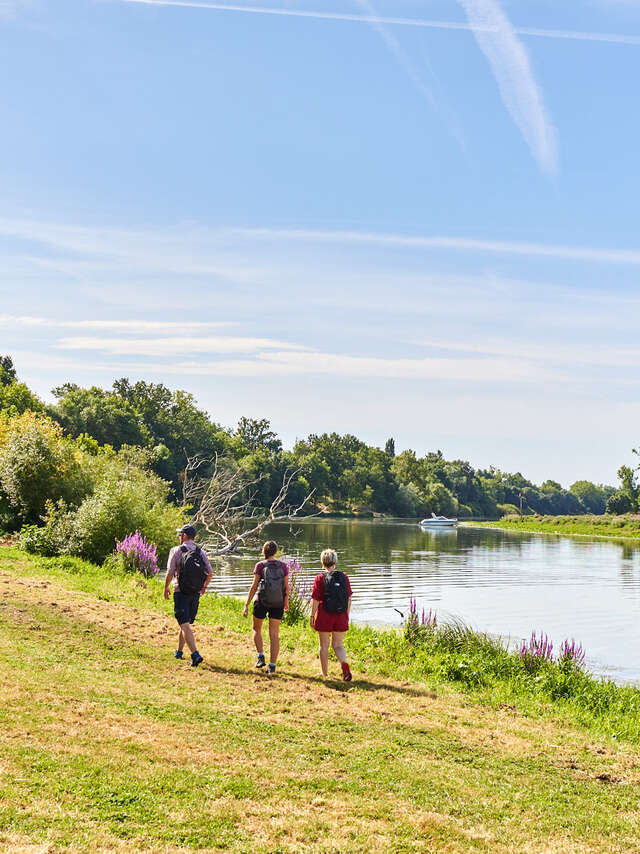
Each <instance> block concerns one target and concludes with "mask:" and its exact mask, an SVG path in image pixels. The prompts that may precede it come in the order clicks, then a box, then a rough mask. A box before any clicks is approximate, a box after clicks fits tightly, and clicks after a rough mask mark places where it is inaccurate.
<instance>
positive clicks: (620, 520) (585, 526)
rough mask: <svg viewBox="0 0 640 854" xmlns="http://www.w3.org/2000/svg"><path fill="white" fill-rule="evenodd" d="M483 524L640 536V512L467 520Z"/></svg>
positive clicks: (525, 529)
mask: <svg viewBox="0 0 640 854" xmlns="http://www.w3.org/2000/svg"><path fill="white" fill-rule="evenodd" d="M464 524H465V525H474V526H476V527H480V528H502V529H504V530H508V531H522V532H523V533H541V534H579V535H582V536H590V537H620V538H624V539H640V516H633V515H627V516H535V515H534V516H507V517H506V518H504V519H500V520H499V521H497V522H465V523H464Z"/></svg>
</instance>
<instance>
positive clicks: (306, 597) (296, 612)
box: [283, 557, 312, 622]
mask: <svg viewBox="0 0 640 854" xmlns="http://www.w3.org/2000/svg"><path fill="white" fill-rule="evenodd" d="M283 563H284V564H285V566H287V567H288V568H289V612H288V621H289V622H297V621H298V620H301V619H304V618H305V617H306V616H307V614H308V612H309V609H310V606H311V592H312V585H311V580H310V579H309V576H308V574H307V573H306V571H305V569H304V567H303V566H302V565H301V563H300V561H299V560H298V558H296V557H293V558H291V559H290V560H284V561H283Z"/></svg>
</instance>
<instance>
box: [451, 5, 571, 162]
mask: <svg viewBox="0 0 640 854" xmlns="http://www.w3.org/2000/svg"><path fill="white" fill-rule="evenodd" d="M459 3H460V5H461V6H462V7H463V9H464V10H465V12H466V13H467V19H468V21H469V25H470V27H471V29H472V30H473V34H474V36H475V38H476V41H477V42H478V45H479V46H480V49H481V50H482V52H483V53H484V54H485V56H486V57H487V59H488V60H489V64H490V66H491V69H492V71H493V74H494V76H495V78H496V80H497V82H498V87H499V89H500V94H501V96H502V100H503V102H504V105H505V107H506V108H507V110H508V111H509V113H510V115H511V117H512V119H513V120H514V122H515V123H516V125H517V126H518V128H519V129H520V132H521V134H522V136H523V137H524V139H525V141H526V143H527V145H528V146H529V148H530V149H531V151H532V153H533V156H534V157H535V159H536V160H537V161H538V164H539V165H540V167H541V168H542V169H543V170H544V171H545V172H555V171H556V170H557V167H558V151H557V144H556V137H555V131H554V129H553V126H552V125H551V122H550V121H549V119H548V117H547V114H546V110H545V106H544V101H543V97H542V92H541V90H540V87H539V86H538V84H537V83H536V80H535V78H534V75H533V69H532V67H531V62H530V60H529V56H528V54H527V52H526V50H525V49H524V46H523V44H522V43H521V42H520V40H519V39H518V37H517V35H516V33H515V30H514V29H513V27H512V26H511V23H510V21H509V19H508V18H507V16H506V15H505V14H504V12H503V11H502V9H501V8H500V6H499V4H498V3H497V0H459Z"/></svg>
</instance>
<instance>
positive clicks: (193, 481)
mask: <svg viewBox="0 0 640 854" xmlns="http://www.w3.org/2000/svg"><path fill="white" fill-rule="evenodd" d="M211 468H212V473H211V474H207V475H206V476H204V475H202V474H201V472H202V471H206V470H209V469H211ZM299 472H300V470H299V469H287V471H286V472H285V473H284V475H283V477H282V485H281V487H280V490H279V491H278V494H277V495H276V497H275V498H274V499H273V501H272V502H271V506H270V507H269V509H268V510H264V509H260V508H256V507H255V505H254V498H255V487H256V486H257V485H258V484H259V483H260V481H262V480H263V479H264V477H265V476H266V475H260V477H258V478H255V479H254V480H248V479H247V477H246V475H245V473H244V472H243V471H242V469H240V468H238V467H237V466H234V465H233V464H232V463H231V462H230V461H229V460H228V459H225V458H224V457H223V458H220V457H218V455H217V454H216V455H215V456H214V457H199V456H196V457H190V458H189V459H188V460H187V465H186V468H185V471H184V475H183V488H182V506H183V507H184V508H185V509H187V508H190V509H192V511H193V516H192V521H193V523H194V525H199V526H201V527H202V528H204V530H205V531H206V536H205V540H206V542H205V545H207V546H208V549H207V551H208V553H209V554H210V555H212V556H215V555H228V554H233V553H234V552H237V551H239V550H240V549H241V548H242V546H243V545H244V544H245V542H246V541H247V540H250V539H251V538H253V537H257V536H258V534H260V532H261V531H262V530H263V529H264V528H266V527H267V525H270V524H271V523H272V522H285V521H293V520H299V519H304V518H309V517H310V516H313V515H315V514H308V515H307V516H301V515H300V514H301V513H302V511H303V509H304V507H305V506H306V505H307V504H308V502H309V501H310V499H311V497H312V496H313V493H314V492H315V490H314V489H312V490H311V492H309V493H308V495H306V496H305V498H304V499H303V500H302V501H301V502H300V503H299V504H298V505H291V504H289V503H288V501H287V498H288V495H289V490H290V489H291V484H292V482H293V479H294V478H295V477H296V475H297V474H299Z"/></svg>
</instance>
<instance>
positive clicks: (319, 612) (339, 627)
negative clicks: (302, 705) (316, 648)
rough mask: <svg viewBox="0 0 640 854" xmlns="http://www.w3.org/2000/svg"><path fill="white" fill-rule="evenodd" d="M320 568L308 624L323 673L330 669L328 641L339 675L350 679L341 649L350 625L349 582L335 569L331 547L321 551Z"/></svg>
mask: <svg viewBox="0 0 640 854" xmlns="http://www.w3.org/2000/svg"><path fill="white" fill-rule="evenodd" d="M320 560H321V561H322V567H323V570H324V571H323V572H321V573H320V574H319V575H316V577H315V581H314V582H313V591H312V593H311V617H310V618H309V621H310V623H311V628H312V629H315V630H316V631H317V632H318V638H319V640H320V666H321V667H322V675H323V676H327V675H328V673H329V643H331V646H332V647H333V651H334V652H335V654H336V658H337V659H338V661H339V662H340V664H341V666H342V678H343V679H344V680H345V682H350V681H351V671H350V670H349V665H348V664H347V653H346V652H345V649H344V636H345V633H346V632H347V630H348V628H349V611H350V610H351V584H349V579H348V578H347V576H346V575H345V573H344V572H340V571H339V570H337V569H336V564H337V563H338V556H337V554H336V553H335V552H334V550H333V549H325V550H324V551H323V552H322V554H321V555H320Z"/></svg>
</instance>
